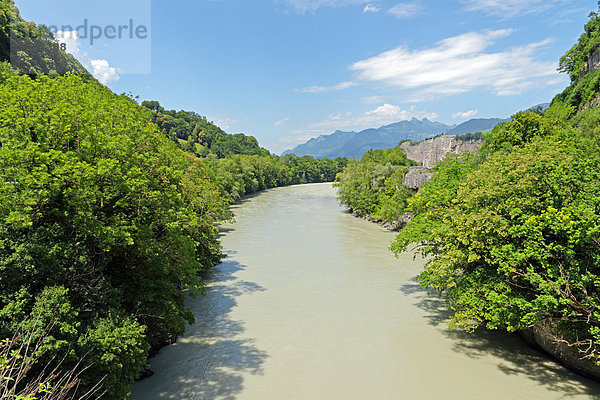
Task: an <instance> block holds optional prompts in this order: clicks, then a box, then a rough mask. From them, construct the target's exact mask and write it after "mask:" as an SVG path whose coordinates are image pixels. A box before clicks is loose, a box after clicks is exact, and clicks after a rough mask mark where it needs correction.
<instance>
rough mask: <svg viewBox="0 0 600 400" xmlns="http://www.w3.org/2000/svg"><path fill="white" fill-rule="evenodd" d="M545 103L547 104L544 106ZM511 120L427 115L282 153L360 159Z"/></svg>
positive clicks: (323, 139) (333, 136)
mask: <svg viewBox="0 0 600 400" xmlns="http://www.w3.org/2000/svg"><path fill="white" fill-rule="evenodd" d="M542 106H543V105H542ZM506 121H510V119H501V118H476V119H471V120H468V121H466V122H463V123H462V124H459V125H457V126H450V125H446V124H443V123H440V122H434V121H430V120H428V119H427V118H423V119H422V120H418V119H416V118H413V119H411V120H410V121H408V120H406V121H400V122H396V123H393V124H390V125H385V126H382V127H380V128H377V129H365V130H363V131H360V132H358V133H356V132H342V131H335V132H334V133H332V134H331V135H321V136H319V137H318V138H313V139H310V140H309V141H308V142H306V143H304V144H301V145H298V146H296V147H294V148H293V149H291V150H286V151H285V152H283V154H282V155H285V154H292V153H293V154H295V155H297V156H304V155H309V156H313V157H315V158H323V157H328V158H335V157H353V158H360V157H362V155H363V154H364V153H366V152H367V151H369V150H370V149H373V150H379V149H387V148H391V147H396V146H397V145H398V143H399V142H401V141H403V140H410V141H414V142H420V141H422V140H425V139H428V138H431V137H434V136H437V135H440V134H448V135H464V134H467V133H475V132H489V131H491V130H492V129H493V128H494V127H495V126H496V125H498V124H499V123H502V122H506Z"/></svg>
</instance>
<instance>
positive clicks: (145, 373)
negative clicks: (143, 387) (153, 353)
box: [135, 369, 154, 382]
mask: <svg viewBox="0 0 600 400" xmlns="http://www.w3.org/2000/svg"><path fill="white" fill-rule="evenodd" d="M152 375H154V371H152V370H151V369H145V370H143V371H141V372H140V373H139V375H138V376H137V378H135V381H136V382H139V381H141V380H142V379H146V378H148V377H149V376H152Z"/></svg>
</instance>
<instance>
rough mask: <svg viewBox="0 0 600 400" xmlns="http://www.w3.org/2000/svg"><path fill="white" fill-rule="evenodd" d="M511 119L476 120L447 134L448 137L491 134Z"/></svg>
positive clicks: (456, 127)
mask: <svg viewBox="0 0 600 400" xmlns="http://www.w3.org/2000/svg"><path fill="white" fill-rule="evenodd" d="M508 121H510V119H500V118H475V119H470V120H468V121H465V122H463V123H462V124H459V125H457V126H455V127H454V128H452V129H450V130H449V131H448V132H446V133H447V134H448V135H464V134H467V133H474V132H489V131H491V130H492V129H494V127H495V126H496V125H498V124H500V123H502V122H508Z"/></svg>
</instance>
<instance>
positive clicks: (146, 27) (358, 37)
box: [15, 0, 598, 154]
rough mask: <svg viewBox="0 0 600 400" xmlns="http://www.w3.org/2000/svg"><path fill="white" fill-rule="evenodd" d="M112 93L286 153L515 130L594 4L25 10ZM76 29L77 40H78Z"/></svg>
mask: <svg viewBox="0 0 600 400" xmlns="http://www.w3.org/2000/svg"><path fill="white" fill-rule="evenodd" d="M15 4H16V6H17V7H18V8H19V9H20V11H21V15H22V17H23V18H24V19H26V20H30V21H34V22H36V23H38V24H42V23H43V24H45V25H47V26H49V27H51V29H53V31H55V32H56V37H57V38H59V40H60V41H61V42H63V43H65V44H66V46H67V51H68V52H70V53H72V54H74V55H75V56H76V57H77V58H78V59H79V60H80V61H81V62H82V63H83V64H84V65H85V66H86V67H87V68H88V70H89V71H90V72H92V73H93V74H94V75H95V76H96V77H97V78H98V79H99V80H100V81H101V82H103V83H104V84H106V85H107V86H108V87H109V88H111V89H112V90H113V91H114V92H115V93H130V94H132V95H133V96H139V101H142V100H158V101H159V102H160V103H161V105H162V106H163V107H165V108H167V109H176V110H188V111H195V112H197V113H198V114H200V115H203V116H206V117H207V119H208V120H209V121H213V122H214V123H216V124H217V125H219V126H220V127H221V128H223V129H224V130H225V131H227V132H228V133H240V132H241V133H245V134H247V135H252V136H254V137H256V138H257V139H258V140H259V142H260V144H261V146H263V147H266V148H267V149H269V150H270V151H272V152H273V153H276V154H280V153H281V152H283V151H284V150H286V149H289V148H292V147H294V146H296V145H298V144H301V143H304V142H306V141H307V140H308V139H310V138H312V137H317V136H319V135H327V134H330V133H333V132H334V131H335V130H344V131H352V130H355V131H359V130H362V129H366V128H376V127H379V126H382V125H386V124H390V123H393V122H398V121H400V120H405V119H411V118H413V117H414V118H418V119H422V118H428V119H430V120H433V121H438V122H443V123H446V124H449V125H454V124H459V123H461V122H464V121H466V120H468V119H471V118H507V117H509V116H510V115H512V114H514V113H515V112H517V111H519V110H522V109H526V108H529V107H531V106H534V105H537V104H540V103H545V102H549V101H550V100H552V98H553V97H554V95H556V94H557V93H559V92H561V91H562V90H563V89H564V88H565V87H566V86H567V85H568V84H569V80H568V77H567V76H566V75H565V74H559V73H558V72H557V71H556V68H557V66H558V60H559V58H560V57H561V56H562V55H563V54H564V53H565V52H566V51H567V50H569V48H571V46H573V44H574V43H575V42H576V40H577V38H578V37H579V35H580V34H581V33H582V32H583V26H584V24H585V22H586V21H587V20H588V14H589V13H590V12H591V11H595V10H597V9H598V2H597V1H596V0H443V1H442V0H413V1H397V0H395V1H388V0H379V1H363V0H168V1H167V0H103V1H97V0H94V1H91V0H54V1H48V0H43V1H42V0H15ZM78 28H79V29H78Z"/></svg>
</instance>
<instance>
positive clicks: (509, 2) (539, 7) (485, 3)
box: [461, 0, 567, 18]
mask: <svg viewBox="0 0 600 400" xmlns="http://www.w3.org/2000/svg"><path fill="white" fill-rule="evenodd" d="M461 2H462V3H463V4H464V5H465V8H466V9H467V11H481V12H483V13H485V14H488V15H496V16H500V17H504V18H510V17H515V16H520V15H526V14H536V13H540V12H543V11H545V10H547V9H549V8H552V7H554V6H555V5H557V4H559V3H566V2H567V1H566V0H461Z"/></svg>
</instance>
